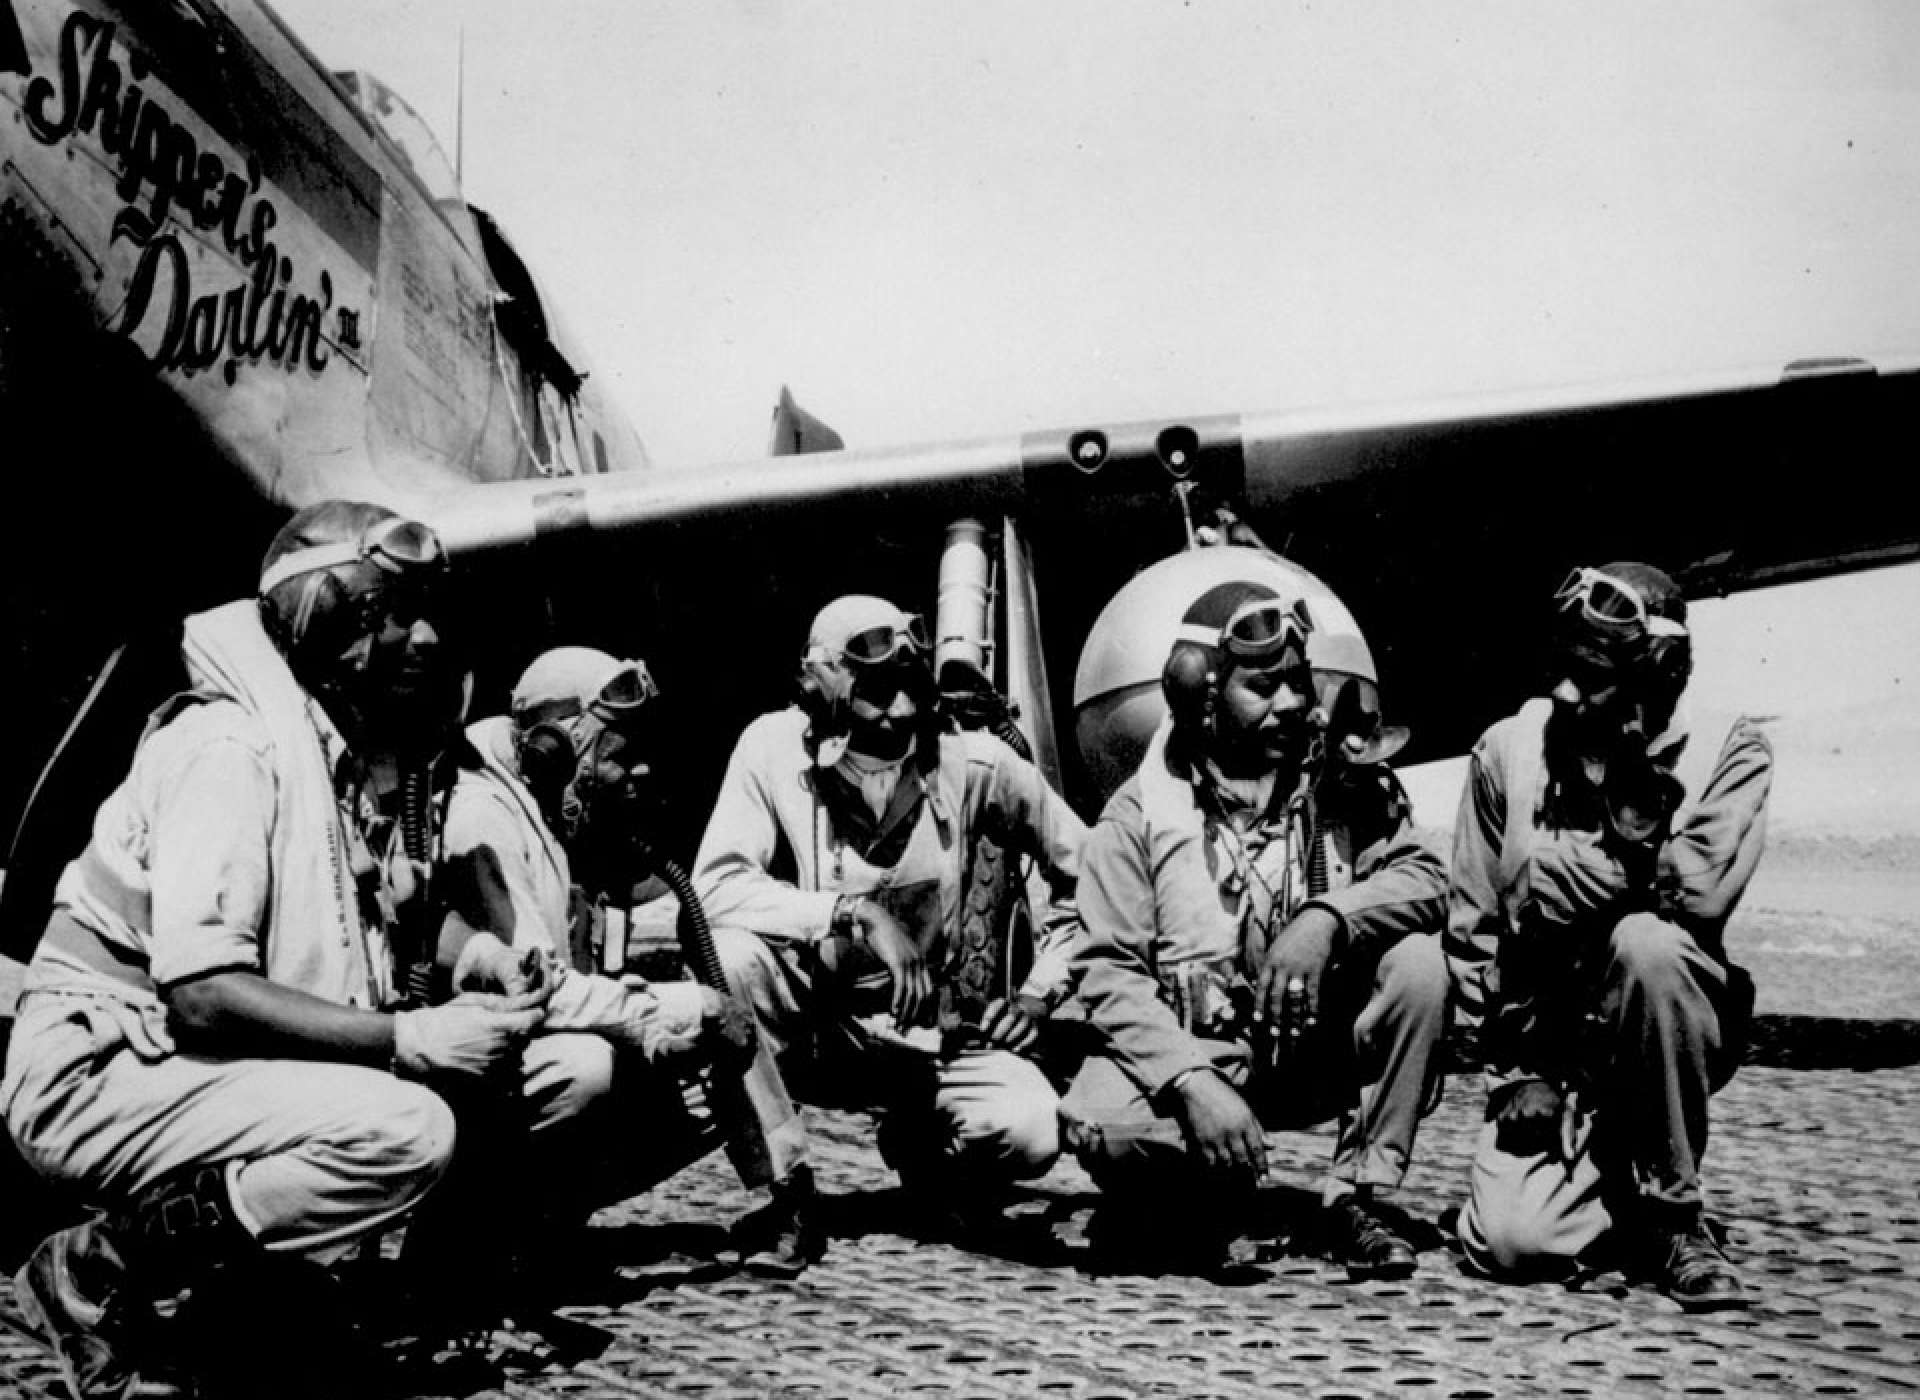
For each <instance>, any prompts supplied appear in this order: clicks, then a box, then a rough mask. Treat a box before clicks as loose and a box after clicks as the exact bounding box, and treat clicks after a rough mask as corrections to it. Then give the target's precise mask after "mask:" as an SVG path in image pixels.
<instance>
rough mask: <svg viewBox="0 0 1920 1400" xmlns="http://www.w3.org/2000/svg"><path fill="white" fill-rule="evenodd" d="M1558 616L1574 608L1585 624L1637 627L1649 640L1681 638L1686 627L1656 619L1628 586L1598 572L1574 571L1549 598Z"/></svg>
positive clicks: (1668, 618)
mask: <svg viewBox="0 0 1920 1400" xmlns="http://www.w3.org/2000/svg"><path fill="white" fill-rule="evenodd" d="M1553 601H1554V603H1555V604H1556V605H1557V606H1558V607H1559V609H1560V611H1562V612H1571V611H1573V610H1574V609H1575V608H1578V609H1579V610H1580V615H1581V616H1582V617H1584V618H1585V619H1586V620H1587V621H1589V622H1595V623H1598V624H1600V625H1601V626H1603V627H1611V628H1621V627H1636V626H1637V627H1639V628H1641V629H1643V630H1644V631H1645V632H1646V634H1647V635H1648V636H1649V637H1684V636H1686V635H1687V625H1686V623H1684V622H1678V621H1675V620H1674V619H1673V618H1670V617H1656V616H1655V615H1654V614H1653V613H1652V612H1651V611H1650V610H1649V609H1648V607H1647V600H1646V599H1645V598H1644V597H1642V596H1641V594H1640V590H1639V589H1637V588H1635V587H1634V586H1633V585H1632V584H1630V583H1626V582H1624V581H1622V580H1620V579H1617V578H1615V577H1614V576H1613V575H1612V574H1604V573H1601V572H1600V570H1598V569H1575V570H1574V571H1573V572H1572V573H1570V574H1568V575H1567V578H1566V581H1565V582H1564V583H1562V584H1561V585H1560V587H1559V589H1558V590H1557V591H1556V592H1555V593H1554V595H1553Z"/></svg>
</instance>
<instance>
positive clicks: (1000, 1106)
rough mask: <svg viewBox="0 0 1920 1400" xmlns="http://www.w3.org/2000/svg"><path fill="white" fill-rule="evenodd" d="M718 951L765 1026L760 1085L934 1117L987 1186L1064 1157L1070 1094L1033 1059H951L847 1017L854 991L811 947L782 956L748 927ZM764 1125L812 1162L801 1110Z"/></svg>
mask: <svg viewBox="0 0 1920 1400" xmlns="http://www.w3.org/2000/svg"><path fill="white" fill-rule="evenodd" d="M714 943H715V945H716V947H717V949H718V951H719V954H720V962H721V966H722V967H723V968H724V969H725V972H726V976H727V987H728V990H729V991H730V992H732V993H733V995H734V996H736V997H738V998H740V999H741V1000H742V1001H744V1002H745V1003H746V1004H747V1005H748V1006H749V1007H751V1008H752V1010H753V1015H754V1020H755V1022H756V1023H757V1025H758V1027H759V1033H760V1047H759V1051H758V1054H757V1056H756V1058H755V1061H754V1064H753V1066H752V1068H751V1069H750V1070H749V1071H748V1076H749V1079H750V1080H751V1079H752V1078H753V1077H754V1076H756V1075H760V1076H766V1077H769V1078H772V1079H773V1080H775V1081H776V1082H778V1081H780V1080H781V1079H783V1078H784V1079H785V1081H786V1082H787V1083H789V1084H791V1085H793V1086H794V1087H795V1088H796V1091H797V1093H798V1094H799V1096H800V1097H803V1098H806V1099H808V1100H810V1101H812V1102H824V1103H831V1104H835V1105H845V1106H849V1107H859V1108H868V1109H879V1110H881V1111H883V1112H886V1113H889V1114H898V1115H900V1116H901V1118H902V1120H905V1119H908V1118H916V1119H919V1118H923V1119H925V1120H926V1121H927V1124H928V1128H929V1131H930V1132H931V1133H932V1134H933V1136H934V1138H935V1140H936V1142H937V1145H938V1149H939V1154H940V1157H941V1158H942V1160H943V1161H944V1163H945V1164H946V1165H947V1166H948V1167H949V1168H951V1169H953V1170H955V1171H956V1172H958V1173H960V1174H962V1175H964V1176H965V1178H966V1179H968V1180H969V1181H970V1182H972V1183H975V1184H978V1185H982V1186H990V1185H992V1184H995V1183H1004V1182H1007V1181H1015V1180H1024V1179H1027V1178H1031V1177H1036V1176H1041V1175H1043V1174H1045V1172H1046V1171H1047V1169H1048V1168H1049V1167H1051V1166H1052V1165H1053V1163H1054V1161H1055V1160H1056V1159H1057V1158H1058V1157H1059V1155H1060V1133H1059V1113H1058V1110H1059V1103H1060V1100H1059V1096H1058V1095H1057V1094H1056V1093H1055V1092H1054V1088H1053V1086H1052V1084H1050V1083H1049V1082H1048V1081H1047V1077H1046V1075H1045V1074H1044V1073H1042V1072H1041V1070H1040V1068H1039V1067H1038V1066H1037V1065H1035V1064H1034V1063H1033V1062H1032V1061H1030V1060H1027V1059H1023V1058H1022V1057H1020V1056H1018V1055H1014V1054H1012V1053H1010V1052H1008V1051H1004V1050H982V1051H970V1052H967V1053H963V1054H960V1055H957V1056H954V1057H952V1058H942V1057H940V1056H939V1055H937V1054H936V1053H935V1052H934V1050H933V1048H932V1046H931V1045H930V1044H928V1045H923V1044H921V1043H919V1041H920V1037H919V1036H914V1035H903V1034H900V1033H899V1032H898V1031H896V1030H895V1029H894V1028H893V1027H892V1024H891V1021H890V1019H889V1018H886V1017H869V1018H864V1019H860V1020H856V1019H855V1018H854V1017H853V1016H852V1015H850V1014H848V1009H847V1007H846V1003H845V1002H844V1000H842V998H843V997H844V995H845V992H846V987H845V985H844V983H843V982H842V981H840V979H836V978H835V977H832V976H829V975H827V974H825V973H824V972H823V970H822V969H820V968H819V966H818V964H817V963H816V962H815V961H814V960H813V957H812V953H811V950H809V949H787V948H784V947H783V948H779V949H776V948H774V947H773V946H771V945H770V944H769V943H768V942H767V941H766V940H764V939H762V938H759V937H757V936H756V935H754V934H751V933H746V932H744V931H742V930H739V929H716V930H715V931H714ZM762 1127H763V1131H765V1132H766V1133H768V1135H769V1136H770V1137H778V1139H779V1140H780V1141H781V1142H782V1143H783V1144H784V1146H785V1149H786V1152H787V1154H788V1160H789V1161H790V1162H791V1163H798V1162H799V1161H802V1160H804V1158H805V1151H806V1140H805V1135H804V1129H803V1128H802V1126H801V1124H800V1120H799V1117H798V1115H797V1114H793V1113H792V1112H791V1108H790V1107H789V1110H788V1118H787V1120H786V1121H784V1122H773V1121H765V1122H763V1124H762ZM789 1169H790V1168H789ZM782 1175H784V1173H782Z"/></svg>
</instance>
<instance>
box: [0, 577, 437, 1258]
mask: <svg viewBox="0 0 1920 1400" xmlns="http://www.w3.org/2000/svg"><path fill="white" fill-rule="evenodd" d="M184 651H185V656H186V660H187V665H188V671H189V674H190V676H191V677H192V679H193V683H194V687H195V690H194V694H193V695H192V696H191V697H190V698H186V699H183V700H180V701H177V702H176V703H175V705H174V706H173V707H172V708H171V711H170V712H167V711H163V712H162V713H163V715H165V719H164V722H162V723H160V724H159V726H158V727H157V728H154V729H152V730H150V732H149V733H148V735H147V736H146V737H145V738H144V740H143V741H142V742H141V744H140V746H139V749H138V751H137V752H136V754H135V756H134V760H133V765H132V769H131V771H130V772H129V774H128V775H127V778H126V779H125V781H124V782H123V783H122V784H121V785H120V787H119V788H118V789H116V790H115V791H114V793H113V794H112V795H111V796H110V797H109V798H108V799H107V800H106V802H104V803H103V804H102V805H101V807H100V810H99V812H98V814H97V815H96V817H95V820H94V826H93V836H92V840H91V841H90V842H89V844H88V845H87V847H86V849H85V850H84V851H83V852H82V853H81V855H80V856H79V858H78V859H76V860H75V861H73V862H72V863H71V864H70V865H69V866H68V867H67V869H66V871H65V872H64V874H63V875H62V877H61V879H60V883H59V886H58V890H57V892H56V895H55V907H54V912H53V918H52V921H51V923H50V925H49V928H48V931H47V934H46V936H45V937H44V938H43V939H42V941H41V943H40V945H39V947H38V949H37V950H36V952H35V953H34V956H33V959H32V962H31V963H30V965H29V967H28V969H27V973H26V977H25V980H24V984H23V989H22V995H21V1001H20V1006H19V1012H18V1019H17V1021H16V1024H15V1026H14V1030H13V1037H12V1041H11V1043H10V1046H9V1049H8V1055H7V1065H6V1074H5V1080H4V1084H0V1099H3V1100H4V1106H5V1114H6V1121H7V1126H8V1129H9V1130H10V1131H11V1132H12V1134H13V1137H14V1140H15V1142H16V1143H17V1145H18V1146H19V1149H20V1152H21V1155H22V1156H23V1157H24V1158H25V1159H26V1161H27V1162H28V1163H29V1164H30V1165H31V1166H33V1167H34V1168H35V1169H36V1170H38V1171H39V1172H40V1173H41V1174H43V1175H45V1176H47V1177H50V1178H52V1179H53V1180H55V1181H56V1182H59V1183H63V1184H65V1185H68V1186H71V1187H72V1188H74V1189H75V1190H76V1191H77V1192H78V1193H80V1194H81V1195H83V1196H85V1197H86V1198H88V1199H89V1200H90V1201H93V1202H94V1203H96V1204H101V1205H108V1206H111V1205H115V1204H118V1203H121V1202H124V1201H126V1200H128V1199H129V1198H130V1197H132V1196H133V1195H134V1194H136V1193H138V1192H139V1191H141V1190H142V1189H144V1188H145V1187H147V1186H149V1185H151V1184H152V1183H154V1182H155V1181H157V1180H159V1179H160V1178H162V1177H164V1176H166V1175H168V1174H169V1173H172V1172H175V1171H178V1170H181V1169H183V1168H188V1167H193V1166H199V1165H205V1164H211V1163H225V1164H226V1180H227V1185H228V1188H229V1195H230V1196H231V1199H232V1202H233V1207H234V1211H235V1214H236V1215H237V1216H238V1218H239V1220H240V1222H241V1223H242V1224H243V1225H244V1226H245V1227H246V1228H247V1230H248V1231H249V1232H250V1233H251V1234H252V1235H253V1236H254V1237H255V1238H256V1239H257V1240H258V1241H259V1242H260V1243H261V1244H262V1245H263V1246H265V1247H266V1248H267V1249H270V1250H282V1251H290V1252H301V1253H305V1254H309V1255H311V1256H314V1257H318V1258H322V1259H324V1258H327V1257H331V1256H333V1255H335V1254H337V1253H338V1252H340V1251H341V1250H342V1249H343V1248H344V1247H345V1246H346V1245H347V1244H349V1243H351V1242H352V1241H353V1240H355V1239H356V1238H357V1237H359V1236H360V1235H362V1234H364V1233H365V1232H367V1231H369V1230H373V1229H376V1228H379V1227H380V1226H382V1225H384V1224H386V1223H388V1222H390V1221H393V1220H395V1219H396V1218H398V1217H399V1216H401V1215H402V1214H404V1213H405V1212H406V1211H407V1210H409V1209H410V1208H411V1207H412V1206H414V1205H415V1204H416V1203H418V1202H419V1201H420V1199H421V1198H422V1197H423V1196H424V1195H425V1194H426V1193H427V1191H428V1190H429V1189H431V1188H432V1187H433V1185H434V1184H435V1183H436V1182H437V1181H438V1180H439V1179H440V1177H441V1175H442V1174H443V1173H444V1171H445V1170H446V1167H447V1164H448V1161H449V1159H450V1156H451V1154H452V1151H453V1144H454V1123H453V1115H452V1113H451V1111H450V1110H449V1109H448V1107H447V1105H446V1104H445V1103H444V1102H442V1100H441V1099H440V1098H439V1097H438V1096H437V1095H435V1094H434V1093H433V1092H432V1091H431V1090H429V1089H427V1088H425V1087H424V1086H422V1085H419V1084H414V1083H409V1082H407V1081H405V1080H402V1079H399V1078H396V1077H394V1076H393V1075H392V1074H389V1073H386V1072H385V1071H383V1070H379V1069H371V1068H365V1067H361V1066H358V1065H346V1064H331V1063H320V1062H315V1061H294V1060H280V1059H249V1058H232V1059H213V1058H208V1057H205V1056H201V1055H197V1054H188V1053H183V1052H181V1051H179V1050H178V1049H176V1048H175V1047H174V1045H173V1042H172V1039H171V1037H170V1035H169V1034H168V1030H167V1022H166V1010H165V1007H164V1004H163V1003H162V1001H161V999H160V997H159V995H158V991H159V989H161V988H165V987H168V986H171V985H174V984H177V983H180V982H184V981H188V980H190V979H193V978H196V977H200V976H204V975H206V974H209V973H216V972H221V971H226V970H234V969H245V970H249V971H253V972H258V973H260V974H261V975H263V976H265V977H267V978H268V979H269V980H271V981H273V982H276V983H279V984H281V985H283V986H286V987H290V988H293V989H295V990H298V991H302V992H306V993H308V994H309V995H312V996H315V997H318V998H321V999H322V1000H326V1001H331V1002H336V1003H339V1004H341V1005H347V1006H356V1007H362V1008H365V1009H369V1010H377V1009H380V1008H381V1007H383V1006H384V1005H386V1004H387V1003H388V1002H390V1001H391V1000H392V997H393V986H392V961H391V954H390V952H389V950H388V948H387V946H386V943H385V939H384V935H383V933H382V930H381V927H380V926H379V925H378V923H377V922H375V920H374V918H370V917H369V909H368V902H367V900H366V899H365V897H364V891H363V888H362V886H361V884H360V882H359V881H357V880H356V874H358V875H360V876H361V877H366V876H367V875H369V874H370V873H371V866H372V863H373V857H372V854H371V852H369V851H368V850H367V849H366V847H365V843H364V842H363V841H362V840H361V839H360V835H359V827H358V823H357V822H356V821H355V820H354V819H353V817H352V815H351V813H352V811H353V809H354V805H355V804H356V803H357V802H358V801H360V800H361V796H362V784H361V775H360V773H359V769H358V766H357V765H356V763H355V761H354V759H353V757H352V755H351V754H349V753H348V752H347V750H346V746H345V744H344V743H343V742H342V740H341V737H340V735H339V733H338V731H337V730H335V729H334V728H333V726H332V725H331V724H330V723H329V722H328V720H327V717H326V715H325V713H324V712H323V711H322V710H321V709H320V707H319V706H318V705H317V704H315V703H314V702H313V701H311V700H310V699H309V698H308V696H307V695H306V694H305V692H303V691H302V690H301V689H300V687H299V685H298V684H297V683H296V682H295V681H294V678H293V676H292V673H291V672H289V671H288V670H287V668H286V664H285V662H284V661H282V659H281V658H280V655H279V653H278V652H277V651H276V650H275V649H274V647H273V645H272V643H271V642H270V641H269V640H268V639H267V636H266V634H265V632H264V631H263V630H262V629H261V626H260V622H259V616H258V612H257V609H256V607H255V605H254V603H253V602H252V601H251V600H247V601H245V602H241V603H234V604H229V605H228V606H226V607H223V608H219V609H215V610H214V611H212V612H208V613H202V614H199V615H197V616H194V617H191V618H189V619H187V623H186V631H185V644H184ZM376 917H377V916H376Z"/></svg>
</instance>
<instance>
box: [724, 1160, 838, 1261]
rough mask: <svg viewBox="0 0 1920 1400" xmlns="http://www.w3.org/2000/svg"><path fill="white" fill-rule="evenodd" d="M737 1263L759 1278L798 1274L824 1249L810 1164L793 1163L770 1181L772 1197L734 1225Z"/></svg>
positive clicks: (824, 1252) (825, 1250) (824, 1239)
mask: <svg viewBox="0 0 1920 1400" xmlns="http://www.w3.org/2000/svg"><path fill="white" fill-rule="evenodd" d="M735 1235H736V1238H737V1241H738V1248H739V1251H740V1267H741V1268H743V1269H745V1270H746V1271H747V1272H748V1273H750V1274H759V1275H761V1276H762V1277H763V1278H798V1277H799V1276H800V1275H801V1274H803V1273H805V1272H806V1271H807V1268H808V1266H809V1265H812V1264H814V1263H817V1262H818V1261H819V1260H820V1259H821V1258H822V1257H823V1256H824V1255H825V1254H826V1252H827V1236H826V1231H825V1230H824V1229H822V1228H821V1225H820V1198H819V1194H818V1193H817V1192H816V1191H815V1190H814V1185H813V1168H811V1167H809V1166H807V1165H806V1164H805V1163H802V1164H801V1165H799V1166H797V1167H795V1168H794V1169H793V1173H792V1174H791V1175H790V1176H788V1177H787V1178H785V1179H784V1180H782V1181H776V1182H774V1183H773V1200H772V1202H771V1203H770V1204H769V1205H767V1206H766V1208H765V1209H763V1210H760V1211H756V1212H755V1213H754V1214H753V1215H752V1216H749V1217H748V1218H747V1219H746V1220H744V1221H742V1222H741V1223H740V1224H739V1225H738V1226H736V1227H735Z"/></svg>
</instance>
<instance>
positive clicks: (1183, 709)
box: [1160, 642, 1214, 732]
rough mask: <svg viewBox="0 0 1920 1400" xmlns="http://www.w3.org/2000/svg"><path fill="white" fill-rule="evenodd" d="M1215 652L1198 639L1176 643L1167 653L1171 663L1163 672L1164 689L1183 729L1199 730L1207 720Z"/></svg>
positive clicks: (1168, 703)
mask: <svg viewBox="0 0 1920 1400" xmlns="http://www.w3.org/2000/svg"><path fill="white" fill-rule="evenodd" d="M1213 667H1214V656H1213V652H1212V650H1211V649H1210V648H1208V647H1203V646H1200V645H1198V644H1197V643H1194V642H1176V643H1174V645H1173V649H1172V650H1171V651H1169V652H1168V653H1167V664H1166V665H1165V666H1164V667H1163V668H1162V669H1161V671H1160V689H1161V692H1162V693H1163V694H1164V695H1165V696H1166V697H1167V711H1168V713H1170V714H1171V715H1172V716H1173V722H1174V724H1175V725H1176V726H1178V727H1179V728H1181V729H1186V730H1188V731H1191V732H1197V731H1198V730H1199V729H1200V728H1201V727H1202V726H1203V725H1204V724H1205V723H1206V719H1207V702H1208V700H1209V699H1210V698H1211V697H1212V695H1213Z"/></svg>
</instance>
